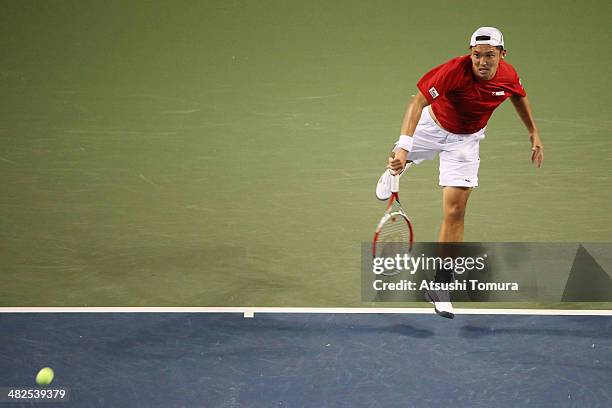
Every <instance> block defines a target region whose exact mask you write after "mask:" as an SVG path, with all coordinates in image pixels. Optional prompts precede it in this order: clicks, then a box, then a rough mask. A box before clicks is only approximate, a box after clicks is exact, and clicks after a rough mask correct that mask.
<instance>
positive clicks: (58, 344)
mask: <svg viewBox="0 0 612 408" xmlns="http://www.w3.org/2000/svg"><path fill="white" fill-rule="evenodd" d="M0 323H1V327H2V353H1V355H0V365H1V366H2V367H3V369H2V370H1V373H2V374H1V378H0V385H2V386H3V387H9V386H11V387H12V386H15V387H17V386H21V387H26V386H28V387H33V386H34V375H35V373H36V372H37V370H38V369H40V367H43V366H50V367H53V368H54V370H55V373H56V379H55V381H54V382H53V384H52V385H53V386H55V387H66V388H68V389H69V391H70V393H71V396H70V398H71V399H70V401H69V402H65V403H64V404H63V405H62V406H78V407H164V408H167V407H436V406H452V407H509V406H512V407H517V406H521V407H578V406H579V407H597V406H600V407H604V406H610V405H612V394H611V393H610V387H609V385H610V379H611V378H612V318H611V317H610V316H509V315H458V316H457V317H456V318H455V319H454V320H452V321H450V320H446V319H440V318H439V317H437V316H435V315H430V314H410V315H406V314H316V313H313V314H284V313H270V314H257V315H256V316H255V318H254V319H245V318H244V317H243V315H241V314H237V313H229V314H228V313H204V314H198V313H15V314H13V313H4V314H0ZM52 405H53V404H52ZM10 406H31V405H29V404H26V403H21V405H20V403H16V404H10ZM45 406H49V405H48V404H45Z"/></svg>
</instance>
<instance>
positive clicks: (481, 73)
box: [476, 70, 491, 79]
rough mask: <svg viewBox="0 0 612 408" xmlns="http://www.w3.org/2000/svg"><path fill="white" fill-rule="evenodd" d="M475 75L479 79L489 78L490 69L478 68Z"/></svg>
mask: <svg viewBox="0 0 612 408" xmlns="http://www.w3.org/2000/svg"><path fill="white" fill-rule="evenodd" d="M476 76H477V77H478V78H479V79H489V78H490V77H491V71H489V70H478V71H477V73H476Z"/></svg>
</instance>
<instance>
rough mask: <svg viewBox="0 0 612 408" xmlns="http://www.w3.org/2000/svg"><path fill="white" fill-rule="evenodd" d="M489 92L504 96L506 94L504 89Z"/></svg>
mask: <svg viewBox="0 0 612 408" xmlns="http://www.w3.org/2000/svg"><path fill="white" fill-rule="evenodd" d="M491 93H492V94H493V95H495V96H504V95H505V94H506V93H505V92H504V91H496V92H491Z"/></svg>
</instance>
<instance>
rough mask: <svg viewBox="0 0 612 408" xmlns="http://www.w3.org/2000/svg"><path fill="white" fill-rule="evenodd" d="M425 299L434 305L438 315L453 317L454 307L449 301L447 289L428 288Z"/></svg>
mask: <svg viewBox="0 0 612 408" xmlns="http://www.w3.org/2000/svg"><path fill="white" fill-rule="evenodd" d="M425 299H426V300H427V301H428V302H429V303H431V304H432V305H433V306H434V310H435V311H436V314H437V315H438V316H442V317H446V318H447V319H452V318H454V317H455V309H454V308H453V304H452V303H451V301H450V293H448V290H428V291H427V292H425Z"/></svg>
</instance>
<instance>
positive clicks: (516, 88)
mask: <svg viewBox="0 0 612 408" xmlns="http://www.w3.org/2000/svg"><path fill="white" fill-rule="evenodd" d="M515 76H516V80H515V81H514V83H513V84H512V93H514V95H518V96H521V97H523V98H524V97H525V96H527V92H525V88H523V84H522V83H521V79H520V78H519V76H518V74H516V72H515Z"/></svg>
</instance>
